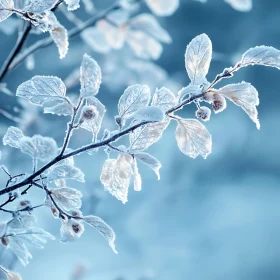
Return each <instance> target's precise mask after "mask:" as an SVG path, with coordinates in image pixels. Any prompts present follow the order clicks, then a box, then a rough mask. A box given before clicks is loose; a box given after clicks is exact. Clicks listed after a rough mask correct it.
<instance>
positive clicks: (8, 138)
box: [3, 126, 24, 148]
mask: <svg viewBox="0 0 280 280" xmlns="http://www.w3.org/2000/svg"><path fill="white" fill-rule="evenodd" d="M23 137H24V135H23V133H22V131H21V130H20V129H19V128H17V127H14V126H10V127H9V128H8V130H7V132H6V134H5V135H4V137H3V145H9V146H11V147H13V148H19V147H20V140H21V139H22V138H23Z"/></svg>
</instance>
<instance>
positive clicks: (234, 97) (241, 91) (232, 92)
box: [217, 82, 260, 129]
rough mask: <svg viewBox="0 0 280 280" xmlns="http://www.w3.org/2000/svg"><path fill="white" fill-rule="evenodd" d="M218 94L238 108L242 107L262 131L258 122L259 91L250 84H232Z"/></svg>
mask: <svg viewBox="0 0 280 280" xmlns="http://www.w3.org/2000/svg"><path fill="white" fill-rule="evenodd" d="M217 93H218V94H221V95H224V96H225V97H227V98H228V99H229V100H230V101H232V102H233V103H234V104H236V105H237V106H240V107H241V108H242V109H243V110H244V111H245V112H246V113H247V114H248V116H249V117H250V119H251V120H252V121H253V122H254V123H255V124H256V126H257V128H258V129H260V122H259V120H258V111H257V108H256V106H258V105H259V97H258V92H257V90H256V89H255V88H254V87H253V86H252V85H251V84H249V83H244V82H242V83H240V84H231V85H227V86H225V87H222V88H220V89H219V90H218V92H217Z"/></svg>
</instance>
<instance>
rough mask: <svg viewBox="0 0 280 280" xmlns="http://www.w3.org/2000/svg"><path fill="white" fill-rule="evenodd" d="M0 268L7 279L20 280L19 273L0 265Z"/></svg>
mask: <svg viewBox="0 0 280 280" xmlns="http://www.w3.org/2000/svg"><path fill="white" fill-rule="evenodd" d="M0 270H1V271H2V272H4V273H5V275H6V276H7V280H22V278H21V277H20V275H19V274H16V273H14V272H12V271H10V270H8V269H6V268H4V267H3V266H1V265H0Z"/></svg>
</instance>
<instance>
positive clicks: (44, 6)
mask: <svg viewBox="0 0 280 280" xmlns="http://www.w3.org/2000/svg"><path fill="white" fill-rule="evenodd" d="M56 3H57V0H29V5H28V6H27V7H25V8H24V10H26V11H28V12H32V13H35V14H41V13H43V12H45V11H48V10H51V9H52V8H53V7H54V6H55V4H56Z"/></svg>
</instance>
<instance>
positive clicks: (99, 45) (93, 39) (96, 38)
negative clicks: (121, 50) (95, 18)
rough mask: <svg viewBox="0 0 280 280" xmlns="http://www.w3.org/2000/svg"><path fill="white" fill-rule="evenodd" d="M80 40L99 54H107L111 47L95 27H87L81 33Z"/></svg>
mask: <svg viewBox="0 0 280 280" xmlns="http://www.w3.org/2000/svg"><path fill="white" fill-rule="evenodd" d="M81 37H82V39H83V40H84V41H85V42H86V43H87V44H88V45H89V46H90V47H91V48H92V49H93V50H94V51H97V52H100V53H108V52H109V51H110V50H111V46H110V45H109V43H108V42H107V40H106V38H105V35H104V33H103V32H101V31H100V30H99V29H97V28H96V27H89V28H87V29H85V30H84V31H83V32H82V33H81Z"/></svg>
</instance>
